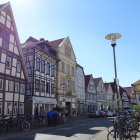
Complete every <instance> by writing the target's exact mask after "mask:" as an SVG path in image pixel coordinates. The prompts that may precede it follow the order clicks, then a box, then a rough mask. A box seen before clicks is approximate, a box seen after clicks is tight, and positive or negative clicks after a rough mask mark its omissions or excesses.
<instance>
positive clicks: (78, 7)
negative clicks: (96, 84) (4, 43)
mask: <svg viewBox="0 0 140 140" xmlns="http://www.w3.org/2000/svg"><path fill="white" fill-rule="evenodd" d="M4 2H7V0H0V4H2V3H4ZM10 2H11V5H12V9H13V13H14V17H15V21H16V25H17V29H18V33H19V37H20V41H21V43H23V42H24V41H25V40H26V39H27V38H28V37H29V36H33V37H35V38H37V39H40V38H45V39H46V40H49V41H51V40H55V39H59V38H63V37H67V36H69V37H70V40H71V43H72V45H73V49H74V51H75V55H76V57H77V63H79V64H80V65H81V66H83V67H84V71H85V74H93V77H94V78H96V77H102V78H103V81H104V82H105V81H106V82H111V81H113V78H114V63H113V50H112V47H111V46H110V41H108V40H105V36H106V35H107V34H109V33H120V34H121V35H122V37H121V38H120V39H119V40H117V46H116V57H117V58H116V59H117V73H118V79H119V82H120V85H121V86H130V85H131V84H132V83H133V82H135V81H137V80H138V79H140V65H139V63H138V60H139V59H140V41H139V40H140V38H139V36H140V35H139V33H140V16H139V13H140V8H139V5H140V1H139V0H10Z"/></svg>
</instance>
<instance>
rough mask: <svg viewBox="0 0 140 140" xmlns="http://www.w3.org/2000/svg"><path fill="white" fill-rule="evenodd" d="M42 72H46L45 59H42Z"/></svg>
mask: <svg viewBox="0 0 140 140" xmlns="http://www.w3.org/2000/svg"><path fill="white" fill-rule="evenodd" d="M41 72H43V73H45V61H44V60H42V61H41Z"/></svg>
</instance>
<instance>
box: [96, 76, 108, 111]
mask: <svg viewBox="0 0 140 140" xmlns="http://www.w3.org/2000/svg"><path fill="white" fill-rule="evenodd" d="M94 85H95V89H96V93H97V109H98V110H105V109H106V89H105V86H104V83H103V80H102V78H101V77H99V78H94Z"/></svg>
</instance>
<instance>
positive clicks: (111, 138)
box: [107, 130, 119, 140]
mask: <svg viewBox="0 0 140 140" xmlns="http://www.w3.org/2000/svg"><path fill="white" fill-rule="evenodd" d="M107 140H119V138H118V133H117V132H116V131H115V130H111V131H110V132H109V133H108V135H107Z"/></svg>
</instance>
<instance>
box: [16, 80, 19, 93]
mask: <svg viewBox="0 0 140 140" xmlns="http://www.w3.org/2000/svg"><path fill="white" fill-rule="evenodd" d="M15 92H19V83H18V82H15Z"/></svg>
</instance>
